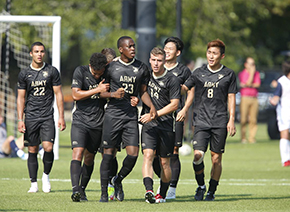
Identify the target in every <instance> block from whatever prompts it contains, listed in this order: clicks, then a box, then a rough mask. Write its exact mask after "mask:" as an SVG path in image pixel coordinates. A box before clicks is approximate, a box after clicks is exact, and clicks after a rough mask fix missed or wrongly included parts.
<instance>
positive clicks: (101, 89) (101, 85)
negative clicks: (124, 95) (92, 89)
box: [98, 79, 110, 93]
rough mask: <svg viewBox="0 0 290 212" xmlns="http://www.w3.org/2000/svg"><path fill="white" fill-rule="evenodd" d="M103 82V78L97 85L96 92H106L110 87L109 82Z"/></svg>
mask: <svg viewBox="0 0 290 212" xmlns="http://www.w3.org/2000/svg"><path fill="white" fill-rule="evenodd" d="M104 82H105V80H104V79H103V80H102V81H101V82H100V83H99V85H98V90H99V92H98V93H102V92H106V91H108V90H109V88H110V84H109V83H104Z"/></svg>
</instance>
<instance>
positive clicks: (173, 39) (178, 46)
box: [164, 37, 184, 53]
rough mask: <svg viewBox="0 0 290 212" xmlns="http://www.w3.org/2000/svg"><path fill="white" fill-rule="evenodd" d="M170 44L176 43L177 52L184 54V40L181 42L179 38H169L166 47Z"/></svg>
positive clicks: (165, 42)
mask: <svg viewBox="0 0 290 212" xmlns="http://www.w3.org/2000/svg"><path fill="white" fill-rule="evenodd" d="M169 42H172V43H174V44H175V46H176V49H177V51H178V50H179V51H180V53H181V52H182V50H183V47H184V44H183V42H182V40H180V39H179V38H178V37H169V38H167V39H166V40H165V41H164V46H165V45H166V44H167V43H169Z"/></svg>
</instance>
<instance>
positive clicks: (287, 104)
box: [270, 61, 290, 166]
mask: <svg viewBox="0 0 290 212" xmlns="http://www.w3.org/2000/svg"><path fill="white" fill-rule="evenodd" d="M282 70H283V72H284V75H283V76H282V77H280V78H279V79H278V81H277V82H278V85H277V87H276V90H275V92H274V96H273V97H272V98H271V99H270V103H271V104H272V105H277V107H276V112H277V121H278V128H279V131H280V155H281V162H282V165H283V166H290V141H289V132H290V61H286V62H284V63H283V65H282Z"/></svg>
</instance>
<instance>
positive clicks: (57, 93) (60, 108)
mask: <svg viewBox="0 0 290 212" xmlns="http://www.w3.org/2000/svg"><path fill="white" fill-rule="evenodd" d="M53 91H54V94H55V98H56V105H57V108H58V114H59V118H58V128H59V129H60V131H63V130H65V128H66V124H65V120H64V108H63V94H62V90H61V85H58V86H53Z"/></svg>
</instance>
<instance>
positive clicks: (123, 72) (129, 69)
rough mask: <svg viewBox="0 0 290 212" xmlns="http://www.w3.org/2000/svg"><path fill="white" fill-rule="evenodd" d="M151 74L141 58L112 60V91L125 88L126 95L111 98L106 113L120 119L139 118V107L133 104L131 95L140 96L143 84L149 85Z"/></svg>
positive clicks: (110, 69)
mask: <svg viewBox="0 0 290 212" xmlns="http://www.w3.org/2000/svg"><path fill="white" fill-rule="evenodd" d="M149 77H150V74H149V70H148V67H147V66H146V65H145V64H144V63H142V62H141V61H139V60H136V59H134V60H133V61H132V62H130V63H125V62H123V61H122V60H121V59H119V60H118V61H116V62H114V61H113V62H111V63H110V64H109V66H108V82H109V83H110V91H111V92H114V91H116V90H118V89H119V88H124V90H125V95H124V97H123V98H122V99H115V98H111V99H110V101H109V103H108V107H107V108H106V113H108V114H110V115H111V116H113V117H119V118H120V119H134V120H136V119H137V118H138V113H137V107H132V106H131V99H130V97H131V96H138V94H139V92H140V88H141V85H142V84H144V85H147V84H148V80H149Z"/></svg>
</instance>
